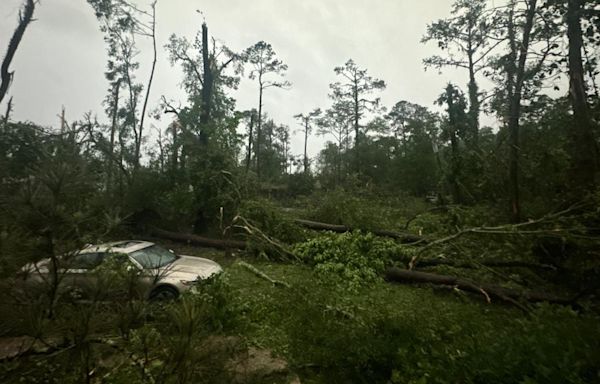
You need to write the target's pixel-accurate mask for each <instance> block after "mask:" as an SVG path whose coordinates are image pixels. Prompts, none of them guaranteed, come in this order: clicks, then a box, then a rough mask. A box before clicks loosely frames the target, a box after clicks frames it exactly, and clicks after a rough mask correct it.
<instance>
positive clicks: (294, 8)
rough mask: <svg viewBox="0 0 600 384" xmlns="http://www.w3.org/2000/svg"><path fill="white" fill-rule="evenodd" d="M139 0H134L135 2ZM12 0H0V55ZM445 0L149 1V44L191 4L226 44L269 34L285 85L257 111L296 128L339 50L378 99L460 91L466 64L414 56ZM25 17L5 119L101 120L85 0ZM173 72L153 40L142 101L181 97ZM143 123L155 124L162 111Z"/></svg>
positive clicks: (252, 86)
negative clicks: (373, 84) (152, 26)
mask: <svg viewBox="0 0 600 384" xmlns="http://www.w3.org/2000/svg"><path fill="white" fill-rule="evenodd" d="M149 2H150V0H137V1H136V3H138V4H139V5H140V6H144V5H146V4H148V3H149ZM22 3H23V1H22V0H0V50H1V52H2V56H4V51H5V49H6V46H7V44H8V40H9V38H10V36H11V35H12V31H13V29H14V27H15V25H16V20H17V15H18V10H19V7H20V5H21V4H22ZM450 4H451V1H450V0H420V1H413V0H253V1H248V0H207V1H198V0H159V1H158V7H157V23H158V31H157V32H158V44H159V47H162V46H164V44H165V43H166V42H167V39H168V37H169V36H170V35H171V34H172V33H175V34H177V35H178V36H186V37H188V38H189V39H192V38H193V37H194V36H195V34H196V31H197V30H198V29H199V27H200V24H201V22H202V16H201V15H199V14H198V13H196V10H197V9H199V10H201V11H202V12H203V13H204V16H205V18H206V22H207V24H208V27H209V32H210V34H211V35H212V36H213V37H215V38H216V39H218V40H220V41H222V42H224V43H225V44H226V45H227V46H228V47H230V48H231V49H233V50H234V51H241V50H243V49H244V48H246V47H248V46H250V45H252V44H254V43H255V42H257V41H259V40H265V41H267V42H269V43H271V44H272V45H273V48H274V49H275V51H276V52H277V54H278V56H279V58H280V59H282V60H283V61H284V62H285V63H286V64H288V66H289V70H288V74H287V79H288V80H289V81H291V82H292V83H293V86H292V88H291V89H290V90H279V89H268V90H267V91H266V93H265V98H264V110H265V111H266V112H267V113H268V114H269V115H270V116H272V117H273V118H274V119H275V121H276V122H278V123H283V124H288V125H289V126H290V127H291V128H292V129H297V128H299V126H298V124H297V123H296V121H295V120H294V119H293V115H295V114H297V113H302V112H309V111H310V110H312V109H313V108H315V107H321V108H326V107H327V106H329V100H328V97H327V94H328V92H329V83H332V82H334V81H336V76H335V73H334V72H333V68H334V67H336V66H340V65H342V64H343V63H345V62H346V60H348V59H349V58H352V59H354V61H355V62H356V63H357V65H358V66H359V67H361V68H366V69H368V71H369V74H370V75H372V76H374V77H377V78H380V79H383V80H385V81H386V83H387V89H386V90H385V91H383V92H382V93H381V98H382V102H383V105H385V106H386V107H390V106H392V105H393V104H395V103H396V102H397V101H400V100H408V101H411V102H414V103H419V104H422V105H424V106H427V107H432V108H433V107H434V106H433V101H434V100H435V99H436V98H437V96H438V95H439V94H440V93H441V92H442V88H443V87H444V85H445V84H446V83H447V82H448V81H452V82H455V83H457V84H459V85H460V86H461V88H463V89H464V90H466V86H465V84H466V81H467V74H466V72H464V71H460V70H451V69H445V70H444V72H443V73H442V74H439V73H438V72H437V71H436V70H428V71H424V69H423V65H422V59H423V58H424V57H427V56H429V55H431V54H433V53H437V49H436V47H435V44H428V45H424V44H421V43H420V39H421V37H422V35H423V33H424V32H425V28H426V25H427V23H430V22H432V21H434V20H437V19H439V18H444V17H447V16H448V15H449V12H450ZM35 18H36V19H37V21H35V22H34V23H32V24H31V25H30V27H29V29H28V30H27V32H26V34H25V37H24V38H23V41H22V43H21V46H20V47H19V50H18V52H17V54H16V57H15V59H14V60H13V65H12V69H13V70H15V71H16V75H15V79H14V82H13V85H12V87H11V88H10V91H9V96H13V97H14V104H15V112H14V115H13V118H14V119H18V120H30V121H33V122H36V123H39V124H42V125H47V126H50V125H53V126H57V124H58V117H57V115H58V114H59V113H60V109H61V106H62V105H64V106H65V108H66V114H67V118H68V120H69V121H73V120H76V119H80V118H81V117H82V116H83V114H84V113H85V112H88V111H92V112H93V113H94V114H97V116H98V119H99V120H100V121H107V118H106V116H105V114H104V112H103V108H102V105H101V102H102V100H103V99H104V97H105V95H106V91H107V88H108V84H107V82H106V80H105V78H104V71H105V65H106V48H105V45H104V41H103V39H102V34H101V32H100V31H99V29H98V23H97V21H96V18H95V16H94V14H93V12H92V10H91V7H90V6H89V5H88V4H87V2H86V1H85V0H42V1H41V5H40V6H39V7H38V8H37V9H36V13H35ZM140 48H141V49H142V53H141V54H140V56H139V57H138V58H139V61H140V63H141V68H140V71H139V72H138V78H139V80H141V81H142V82H145V81H146V78H147V76H148V71H149V63H150V49H149V48H150V47H149V45H148V44H147V42H146V43H142V44H140ZM181 78H182V73H181V71H180V69H179V68H178V67H171V66H170V64H169V62H168V54H167V52H166V51H165V50H164V49H162V48H160V49H159V63H158V67H157V72H156V80H155V85H154V87H153V89H152V94H151V98H150V101H151V106H150V107H151V108H152V107H153V106H156V105H157V104H158V102H159V99H160V96H161V95H164V96H165V97H167V99H174V100H181V101H182V103H183V102H184V101H185V95H184V93H183V92H182V91H181V90H180V87H179V84H180V82H181ZM233 96H234V97H235V98H236V99H237V107H238V109H240V110H242V109H249V108H252V107H256V105H257V103H258V90H257V85H256V83H255V82H253V81H251V80H249V79H242V82H241V84H240V88H239V90H238V91H235V92H234V93H233ZM7 99H8V97H7V98H6V99H5V101H4V103H3V105H2V106H0V108H1V111H4V108H5V104H6V100H7ZM151 108H150V109H151ZM490 121H491V120H490V119H484V120H483V122H484V123H488V124H489V123H490ZM151 123H153V124H155V125H157V126H159V127H164V126H166V125H167V124H168V120H167V119H166V118H165V119H163V121H162V122H156V121H151ZM310 140H311V141H310V145H309V148H310V154H311V155H315V154H317V153H318V151H319V150H320V149H321V147H322V144H323V142H324V139H322V138H316V137H313V138H311V139H310ZM292 150H293V152H294V153H296V154H299V153H301V151H302V138H301V136H300V135H296V136H295V137H294V138H293V139H292Z"/></svg>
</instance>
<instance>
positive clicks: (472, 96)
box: [468, 52, 481, 149]
mask: <svg viewBox="0 0 600 384" xmlns="http://www.w3.org/2000/svg"><path fill="white" fill-rule="evenodd" d="M468 88H469V128H470V132H469V144H470V145H471V147H472V148H475V149H477V148H478V147H479V109H480V104H481V103H480V102H479V94H478V93H479V87H478V86H477V81H476V80H475V68H474V64H473V52H469V85H468Z"/></svg>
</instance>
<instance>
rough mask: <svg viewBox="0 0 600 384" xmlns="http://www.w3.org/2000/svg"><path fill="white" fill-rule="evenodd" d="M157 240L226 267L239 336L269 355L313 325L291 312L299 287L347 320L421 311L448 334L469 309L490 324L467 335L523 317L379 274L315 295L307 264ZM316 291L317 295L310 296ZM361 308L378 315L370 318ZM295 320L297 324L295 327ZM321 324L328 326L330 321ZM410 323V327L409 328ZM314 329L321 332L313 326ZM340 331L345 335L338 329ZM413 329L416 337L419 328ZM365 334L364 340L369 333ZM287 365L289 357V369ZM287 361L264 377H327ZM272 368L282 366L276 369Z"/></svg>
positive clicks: (280, 354)
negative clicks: (374, 280) (376, 279)
mask: <svg viewBox="0 0 600 384" xmlns="http://www.w3.org/2000/svg"><path fill="white" fill-rule="evenodd" d="M162 244H163V245H165V246H168V247H170V248H171V249H173V250H175V252H176V253H179V254H185V255H190V256H198V257H206V258H210V259H212V260H215V261H217V262H219V263H220V264H221V265H222V266H223V267H224V269H225V273H226V274H227V276H228V282H229V284H230V285H231V287H232V289H233V294H234V296H235V297H236V300H237V302H238V305H239V307H240V308H241V310H242V312H243V317H244V319H245V321H244V322H243V324H242V325H241V326H240V327H239V332H240V334H239V336H240V337H243V338H244V339H245V340H246V341H247V342H248V344H249V345H250V346H251V348H255V350H259V351H271V352H272V355H273V358H275V359H283V360H284V361H287V360H288V359H289V358H290V356H294V355H295V354H296V353H297V352H298V351H294V350H293V349H295V348H296V349H297V348H298V347H299V346H298V345H295V344H298V340H295V338H297V337H298V336H299V334H298V333H300V337H302V336H301V334H302V333H303V332H307V333H314V332H315V330H314V329H311V324H308V323H307V320H308V322H310V321H311V319H310V315H307V318H303V319H298V318H294V316H296V315H298V313H299V311H300V312H301V311H302V308H301V304H300V303H299V302H298V301H299V300H300V301H301V300H302V299H301V298H300V299H299V296H298V295H300V297H301V296H310V300H311V301H312V302H315V304H317V305H319V304H322V308H323V309H324V311H325V312H326V311H327V310H331V311H338V312H339V313H341V315H342V317H344V316H346V317H347V318H348V320H350V321H354V320H355V319H354V316H356V317H361V316H363V315H364V318H370V319H371V320H374V322H377V320H379V319H377V317H378V316H381V314H385V316H384V317H385V319H386V321H390V320H392V321H393V320H394V319H396V320H398V323H399V324H405V323H406V320H407V319H410V320H411V321H412V322H416V323H419V322H421V321H423V319H425V320H426V321H428V322H430V323H431V324H436V325H437V326H440V327H442V328H444V327H446V325H447V326H448V332H449V335H451V334H452V333H453V332H455V333H456V334H457V335H458V334H460V333H461V332H462V331H463V330H461V329H460V319H461V318H464V317H472V318H476V319H477V321H478V322H480V323H481V324H486V325H489V327H488V328H486V329H485V330H482V329H480V330H477V329H473V330H472V332H473V335H472V337H473V338H474V339H476V338H477V337H478V336H479V335H478V332H488V331H490V330H491V331H492V332H493V333H494V332H496V331H497V334H498V336H499V337H501V335H503V334H505V333H510V332H513V330H512V329H511V326H510V323H511V322H514V321H515V320H517V321H518V320H519V319H525V318H526V315H525V314H524V313H522V312H521V311H519V310H518V309H516V308H514V307H510V306H505V305H501V304H500V305H498V304H496V305H490V304H488V303H486V302H485V300H484V298H483V296H476V295H470V294H467V293H465V292H462V291H458V290H452V289H443V288H437V287H433V286H407V285H400V284H390V283H386V282H383V281H382V282H381V283H379V284H374V285H372V286H369V287H368V288H367V289H362V290H359V291H346V292H344V291H339V290H335V291H332V292H331V294H330V295H327V293H326V294H325V297H323V296H319V294H316V295H315V296H312V295H311V292H313V291H321V292H322V288H323V287H320V286H321V285H322V282H321V281H320V280H319V279H318V278H317V276H315V273H314V270H313V269H312V268H310V267H309V266H306V265H303V264H289V263H274V262H269V261H265V260H259V259H256V258H252V257H247V256H245V255H244V253H243V252H242V253H237V254H236V253H234V254H233V255H232V256H229V257H226V256H225V254H224V252H223V251H216V250H212V249H207V248H200V247H194V246H189V245H182V244H178V243H169V242H164V241H163V242H162ZM244 263H246V264H250V265H252V266H253V267H254V268H256V269H258V270H259V271H261V272H262V273H264V274H266V275H267V276H268V277H270V278H271V279H273V280H276V281H278V282H281V283H283V284H277V285H275V284H273V283H271V282H269V281H267V280H266V279H263V278H260V277H258V276H257V275H256V274H255V273H252V272H251V271H249V270H248V269H247V268H245V267H243V265H242V264H244ZM284 285H287V287H286V286H284ZM328 288H330V287H325V291H327V289H328ZM315 298H316V300H314V299H315ZM319 299H322V300H323V302H322V303H319V302H318V300H319ZM366 314H376V315H375V317H374V318H371V317H370V315H366ZM444 322H448V324H444ZM318 324H319V320H318V319H315V325H316V326H318ZM298 325H300V327H304V326H305V327H306V329H305V330H302V329H297V328H298ZM503 325H506V329H502V327H503ZM467 326H468V325H467ZM295 327H296V329H294V328H295ZM456 327H458V328H456ZM425 328H427V327H425ZM290 329H291V330H292V332H291V333H290ZM323 331H324V332H330V331H331V329H324V330H323ZM407 331H409V332H410V328H409V329H408V330H407ZM316 332H317V333H318V330H317V331H316ZM339 332H340V333H343V332H344V330H343V329H339ZM338 336H339V337H342V338H344V337H345V335H343V334H341V335H338ZM414 336H415V337H417V335H414ZM359 337H360V336H359ZM484 339H485V338H484ZM355 341H356V340H351V341H349V345H348V347H349V348H353V347H354V346H352V345H350V343H352V342H355ZM365 342H366V343H367V344H368V342H367V341H366V340H365ZM430 342H431V339H425V340H424V341H423V343H430ZM440 342H443V340H440ZM343 343H344V342H343V341H342V344H343ZM429 348H431V346H430V345H423V349H424V350H428V349H429ZM452 348H453V346H452V343H448V344H447V345H444V346H443V349H444V350H450V349H452ZM305 352H307V358H309V359H310V357H308V356H310V354H309V353H308V351H305ZM348 352H351V351H345V350H339V353H340V354H343V353H348ZM449 353H450V354H452V353H455V354H458V355H460V353H461V351H459V350H454V351H451V352H449ZM458 355H457V356H458ZM432 359H435V356H432ZM287 366H288V365H287V364H286V369H287ZM289 367H290V368H289V369H290V371H289V372H288V375H286V376H280V377H281V378H280V380H282V381H269V382H273V383H275V382H281V383H284V382H300V381H299V379H298V377H297V376H296V374H298V375H299V377H300V378H302V379H301V380H302V382H303V383H322V382H327V380H328V379H327V378H325V377H322V376H321V375H319V373H318V371H319V368H320V367H315V366H314V364H312V363H311V362H310V361H308V362H306V363H304V364H296V365H292V364H290V365H289ZM315 368H316V369H315ZM284 371H285V369H284ZM273 372H276V373H278V374H281V373H282V371H277V370H274V371H273ZM270 380H275V378H274V377H270Z"/></svg>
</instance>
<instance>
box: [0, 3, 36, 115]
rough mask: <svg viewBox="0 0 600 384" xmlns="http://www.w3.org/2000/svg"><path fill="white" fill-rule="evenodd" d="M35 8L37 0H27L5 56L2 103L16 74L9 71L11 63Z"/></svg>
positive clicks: (1, 72) (1, 71) (1, 76)
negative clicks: (35, 0)
mask: <svg viewBox="0 0 600 384" xmlns="http://www.w3.org/2000/svg"><path fill="white" fill-rule="evenodd" d="M34 10H35V2H34V1H33V0H26V2H25V6H24V7H23V11H22V12H20V13H19V25H18V26H17V28H16V29H15V32H14V33H13V35H12V37H11V39H10V42H9V43H8V49H7V50H6V55H5V56H4V60H3V61H2V66H1V67H0V79H1V80H2V82H1V83H0V103H1V102H2V100H3V99H4V96H5V95H6V92H8V87H10V83H11V82H12V79H13V76H14V72H9V67H10V63H11V62H12V60H13V58H14V57H15V53H16V52H17V48H18V47H19V44H20V43H21V39H22V38H23V35H24V34H25V30H26V29H27V26H28V25H29V23H31V20H33V11H34Z"/></svg>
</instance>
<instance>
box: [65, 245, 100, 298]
mask: <svg viewBox="0 0 600 384" xmlns="http://www.w3.org/2000/svg"><path fill="white" fill-rule="evenodd" d="M103 257H104V254H103V253H101V252H86V253H79V254H77V255H74V256H73V257H71V258H70V260H69V262H68V263H67V265H66V269H63V273H64V275H63V276H62V284H63V286H64V287H65V290H66V293H67V294H68V295H70V296H71V298H73V299H75V300H81V299H83V300H89V299H92V298H93V297H95V296H96V292H97V290H98V278H97V275H96V274H95V273H93V270H94V268H96V267H97V266H98V265H100V263H101V262H102V259H103Z"/></svg>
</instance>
